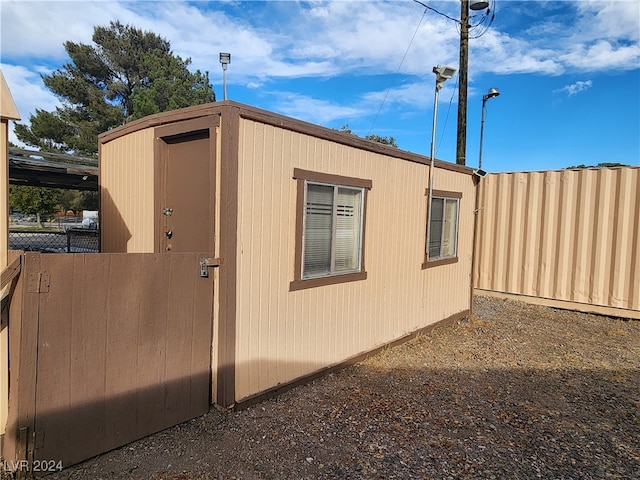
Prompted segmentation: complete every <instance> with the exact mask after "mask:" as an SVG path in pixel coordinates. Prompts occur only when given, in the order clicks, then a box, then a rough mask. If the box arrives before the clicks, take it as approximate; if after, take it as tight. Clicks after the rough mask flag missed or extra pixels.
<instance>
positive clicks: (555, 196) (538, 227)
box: [474, 167, 640, 319]
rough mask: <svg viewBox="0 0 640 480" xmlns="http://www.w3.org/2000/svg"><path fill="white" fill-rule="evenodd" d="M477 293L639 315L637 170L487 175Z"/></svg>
mask: <svg viewBox="0 0 640 480" xmlns="http://www.w3.org/2000/svg"><path fill="white" fill-rule="evenodd" d="M479 198H480V200H479V204H478V208H479V217H478V231H477V238H476V268H475V272H474V285H475V289H476V292H478V293H484V294H489V295H498V296H500V295H503V296H504V295H508V296H515V297H517V298H519V299H521V300H524V301H528V302H534V303H542V304H546V305H550V306H556V307H561V308H569V309H575V310H582V311H588V312H596V313H601V314H606V315H615V316H620V317H628V318H636V319H639V318H640V235H639V231H640V168H639V167H615V168H586V169H574V170H561V171H546V172H522V173H499V174H490V175H488V176H486V177H485V178H484V179H483V180H482V184H481V186H480V189H479Z"/></svg>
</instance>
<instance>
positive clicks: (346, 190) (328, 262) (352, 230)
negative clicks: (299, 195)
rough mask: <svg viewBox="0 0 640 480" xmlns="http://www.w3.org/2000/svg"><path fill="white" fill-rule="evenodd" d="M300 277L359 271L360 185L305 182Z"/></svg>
mask: <svg viewBox="0 0 640 480" xmlns="http://www.w3.org/2000/svg"><path fill="white" fill-rule="evenodd" d="M305 187H306V188H305V210H304V233H303V252H302V260H303V261H302V268H303V271H302V278H303V279H306V278H314V277H319V276H326V275H338V274H344V273H351V272H358V271H359V270H360V265H361V262H360V257H361V255H362V210H363V199H364V191H363V189H362V188H355V187H346V186H341V185H327V184H320V183H313V182H305Z"/></svg>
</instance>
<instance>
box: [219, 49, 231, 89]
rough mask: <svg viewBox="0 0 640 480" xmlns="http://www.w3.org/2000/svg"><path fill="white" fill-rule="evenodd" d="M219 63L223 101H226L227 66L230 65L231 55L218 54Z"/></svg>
mask: <svg viewBox="0 0 640 480" xmlns="http://www.w3.org/2000/svg"><path fill="white" fill-rule="evenodd" d="M220 63H221V64H222V91H223V97H222V98H223V100H226V99H227V65H229V64H230V63H231V54H230V53H223V52H220Z"/></svg>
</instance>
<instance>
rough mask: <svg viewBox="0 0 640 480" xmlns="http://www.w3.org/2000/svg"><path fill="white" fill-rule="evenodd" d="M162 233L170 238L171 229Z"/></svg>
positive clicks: (171, 234) (171, 235)
mask: <svg viewBox="0 0 640 480" xmlns="http://www.w3.org/2000/svg"><path fill="white" fill-rule="evenodd" d="M164 234H165V235H166V236H167V238H171V237H173V230H167V231H166V232H164Z"/></svg>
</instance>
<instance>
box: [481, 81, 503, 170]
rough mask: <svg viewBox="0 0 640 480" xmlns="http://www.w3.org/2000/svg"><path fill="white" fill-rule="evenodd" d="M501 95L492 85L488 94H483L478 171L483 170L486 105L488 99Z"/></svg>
mask: <svg viewBox="0 0 640 480" xmlns="http://www.w3.org/2000/svg"><path fill="white" fill-rule="evenodd" d="M498 95H500V91H498V89H497V88H493V87H491V88H490V89H489V91H488V92H487V94H486V95H483V96H482V120H481V121H480V153H479V155H478V171H482V139H483V138H484V117H485V110H486V107H485V105H486V104H487V100H489V99H490V98H494V97H497V96H498Z"/></svg>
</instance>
